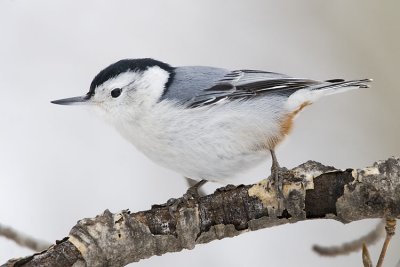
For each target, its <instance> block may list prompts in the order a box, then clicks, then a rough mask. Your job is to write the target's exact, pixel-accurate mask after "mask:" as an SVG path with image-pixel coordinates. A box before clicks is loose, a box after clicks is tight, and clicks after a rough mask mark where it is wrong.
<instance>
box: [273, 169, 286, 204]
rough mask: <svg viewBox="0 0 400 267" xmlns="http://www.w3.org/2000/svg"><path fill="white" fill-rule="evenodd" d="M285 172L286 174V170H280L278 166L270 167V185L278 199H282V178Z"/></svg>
mask: <svg viewBox="0 0 400 267" xmlns="http://www.w3.org/2000/svg"><path fill="white" fill-rule="evenodd" d="M285 172H287V169H286V168H281V167H279V165H273V166H272V167H271V178H270V179H271V185H272V186H273V187H274V189H275V191H276V192H277V196H278V197H279V198H283V182H284V179H283V177H284V173H285Z"/></svg>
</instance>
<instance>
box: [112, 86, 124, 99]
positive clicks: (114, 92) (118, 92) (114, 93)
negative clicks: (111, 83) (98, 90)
mask: <svg viewBox="0 0 400 267" xmlns="http://www.w3.org/2000/svg"><path fill="white" fill-rule="evenodd" d="M121 91H122V90H121V88H115V89H113V90H112V91H111V96H112V97H114V98H116V97H119V96H120V95H121Z"/></svg>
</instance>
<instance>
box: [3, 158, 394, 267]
mask: <svg viewBox="0 0 400 267" xmlns="http://www.w3.org/2000/svg"><path fill="white" fill-rule="evenodd" d="M280 175H281V176H282V177H284V185H283V197H279V194H277V192H276V191H275V188H274V187H273V186H271V185H270V183H269V182H268V180H263V181H261V182H259V183H257V184H253V185H239V186H227V187H225V188H220V189H217V190H216V192H215V193H213V194H211V195H207V196H204V197H201V198H199V199H197V200H196V199H190V200H188V201H183V202H182V203H181V204H180V205H179V207H178V209H177V210H176V212H175V214H173V215H171V213H170V210H169V208H168V207H167V206H165V205H154V206H153V207H152V208H151V209H150V210H147V211H140V212H135V213H130V212H129V211H128V210H125V211H121V212H119V213H111V212H110V211H108V210H106V211H105V212H104V213H103V214H101V215H98V216H96V217H95V218H90V219H83V220H81V221H79V222H78V223H77V224H76V225H75V226H74V227H73V228H72V230H71V232H70V233H69V236H68V237H66V238H64V239H63V240H61V241H58V242H57V243H56V244H55V245H53V246H52V247H50V248H49V249H47V250H45V251H43V252H41V253H37V254H34V255H32V256H30V257H27V258H22V259H16V260H10V261H8V262H7V263H5V264H4V265H2V266H124V265H126V264H128V263H131V262H137V261H140V260H141V259H146V258H149V257H151V256H154V255H162V254H165V253H168V252H178V251H181V250H182V249H193V248H194V247H195V246H196V245H197V244H201V243H208V242H211V241H213V240H216V239H222V238H226V237H233V236H236V235H239V234H242V233H245V232H248V231H255V230H259V229H262V228H268V227H273V226H277V225H281V224H285V223H295V222H298V221H304V220H311V219H334V220H337V221H340V222H343V223H348V222H352V221H357V220H362V219H367V218H382V217H384V216H389V217H392V218H400V159H399V158H389V159H388V160H386V161H379V162H376V163H374V165H373V166H371V167H367V168H364V169H361V170H351V169H348V170H344V171H342V170H337V169H335V168H333V167H328V166H324V165H322V164H320V163H317V162H314V161H308V162H306V163H304V164H302V165H300V166H298V167H296V168H294V169H292V170H283V171H281V173H280Z"/></svg>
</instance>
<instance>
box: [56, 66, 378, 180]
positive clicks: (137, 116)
mask: <svg viewBox="0 0 400 267" xmlns="http://www.w3.org/2000/svg"><path fill="white" fill-rule="evenodd" d="M370 81H371V80H369V79H363V80H352V81H345V80H342V79H334V80H327V81H314V80H310V79H302V78H293V77H289V76H287V75H284V74H279V73H274V72H267V71H259V70H235V71H229V70H226V69H221V68H214V67H202V66H190V67H171V66H170V65H168V64H165V63H163V62H160V61H157V60H153V59H149V58H144V59H124V60H121V61H118V62H116V63H114V64H112V65H110V66H108V67H107V68H105V69H104V70H102V71H101V72H100V73H99V74H97V76H96V77H95V78H94V79H93V81H92V83H91V85H90V90H89V92H88V93H87V94H86V95H84V96H80V97H73V98H67V99H61V100H55V101H52V103H54V104H61V105H72V104H85V105H90V106H92V107H93V108H96V109H97V110H99V111H100V112H101V114H102V115H103V117H104V118H105V119H106V120H107V121H108V122H110V123H111V124H113V125H114V126H115V128H116V129H117V130H118V131H119V132H120V133H121V135H122V136H124V137H125V138H126V139H127V140H128V141H129V142H131V143H132V144H133V145H134V146H136V147H137V148H138V149H139V150H140V151H142V152H143V153H144V154H145V155H146V156H147V157H149V158H150V159H152V160H153V161H155V162H156V163H158V164H160V165H162V166H164V167H166V168H169V169H172V170H174V171H176V172H178V173H180V174H182V175H184V176H185V177H189V178H192V179H197V180H201V179H204V180H211V181H216V182H224V181H227V180H231V179H232V178H234V176H235V175H236V174H238V173H240V172H242V171H243V170H246V169H249V168H250V167H253V166H255V165H256V164H259V163H260V162H262V161H264V160H266V158H267V156H268V154H269V153H271V155H272V161H273V164H272V173H273V174H274V175H275V174H276V172H277V170H278V168H279V165H278V162H277V160H276V157H275V153H274V149H275V147H276V145H277V144H278V143H279V142H281V141H282V140H283V139H284V138H285V136H286V135H287V134H288V133H289V132H290V130H291V128H292V124H293V119H294V117H295V116H296V115H297V114H298V113H299V112H300V111H301V110H302V109H303V108H304V107H305V106H308V105H310V104H311V103H313V102H314V101H315V100H317V99H318V98H319V97H321V96H324V95H330V94H334V93H339V92H344V91H347V90H349V89H352V88H365V87H368V86H367V85H366V83H367V82H370ZM276 178H277V176H276Z"/></svg>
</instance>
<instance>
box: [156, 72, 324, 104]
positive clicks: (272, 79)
mask: <svg viewBox="0 0 400 267" xmlns="http://www.w3.org/2000/svg"><path fill="white" fill-rule="evenodd" d="M316 84H320V82H317V81H313V80H308V79H297V78H291V77H289V76H287V75H284V74H280V73H274V72H266V71H258V70H235V71H228V70H225V69H218V68H211V67H180V68H177V69H176V74H175V77H174V80H173V82H172V84H171V85H170V87H169V88H168V90H167V91H166V93H165V95H164V96H163V99H175V100H177V101H178V102H180V103H183V104H185V105H187V106H188V107H191V108H194V107H200V106H206V105H211V104H215V103H217V102H219V101H222V100H224V101H226V100H228V101H229V100H236V99H249V98H254V97H260V96H266V95H268V94H272V93H273V94H275V95H285V96H289V95H290V94H292V93H293V92H295V91H297V90H299V89H303V88H306V87H309V86H312V85H316Z"/></svg>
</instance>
